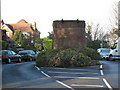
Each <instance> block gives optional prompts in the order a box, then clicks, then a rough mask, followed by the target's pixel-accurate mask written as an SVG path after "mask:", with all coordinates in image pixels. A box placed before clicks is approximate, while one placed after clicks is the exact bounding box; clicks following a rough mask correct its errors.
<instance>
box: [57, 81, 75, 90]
mask: <svg viewBox="0 0 120 90" xmlns="http://www.w3.org/2000/svg"><path fill="white" fill-rule="evenodd" d="M56 82H58V83H59V84H62V85H63V86H65V87H67V88H70V89H72V90H75V89H74V88H72V87H70V86H68V85H66V84H64V83H63V82H60V81H58V80H56Z"/></svg>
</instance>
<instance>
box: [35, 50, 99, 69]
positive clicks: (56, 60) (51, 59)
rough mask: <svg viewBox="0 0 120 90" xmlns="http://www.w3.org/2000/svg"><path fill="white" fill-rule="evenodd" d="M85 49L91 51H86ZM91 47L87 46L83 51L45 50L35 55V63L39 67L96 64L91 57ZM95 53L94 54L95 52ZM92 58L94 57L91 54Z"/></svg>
mask: <svg viewBox="0 0 120 90" xmlns="http://www.w3.org/2000/svg"><path fill="white" fill-rule="evenodd" d="M87 51H89V52H90V51H91V52H90V53H88V52H87ZM93 52H94V54H95V51H94V50H93V49H89V48H87V49H86V51H84V53H81V52H80V51H79V50H74V49H66V50H61V51H60V50H47V51H44V52H41V53H39V54H38V56H37V60H36V64H37V66H40V67H43V66H44V67H80V66H88V65H96V64H97V61H94V60H92V59H91V56H92V53H93ZM95 55H96V54H95ZM92 58H95V57H93V56H92Z"/></svg>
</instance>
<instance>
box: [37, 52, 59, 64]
mask: <svg viewBox="0 0 120 90" xmlns="http://www.w3.org/2000/svg"><path fill="white" fill-rule="evenodd" d="M58 51H59V50H47V51H43V52H40V53H39V54H38V55H37V58H36V64H37V66H49V59H50V58H52V57H53V56H55V55H56V53H57V52H58Z"/></svg>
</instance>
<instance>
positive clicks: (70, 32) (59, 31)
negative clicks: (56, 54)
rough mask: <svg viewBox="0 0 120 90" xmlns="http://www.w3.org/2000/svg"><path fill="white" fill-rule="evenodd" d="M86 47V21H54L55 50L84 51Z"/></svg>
mask: <svg viewBox="0 0 120 90" xmlns="http://www.w3.org/2000/svg"><path fill="white" fill-rule="evenodd" d="M85 46H86V38H85V21H79V20H57V21H53V49H68V48H73V49H74V48H76V49H83V48H84V47H85Z"/></svg>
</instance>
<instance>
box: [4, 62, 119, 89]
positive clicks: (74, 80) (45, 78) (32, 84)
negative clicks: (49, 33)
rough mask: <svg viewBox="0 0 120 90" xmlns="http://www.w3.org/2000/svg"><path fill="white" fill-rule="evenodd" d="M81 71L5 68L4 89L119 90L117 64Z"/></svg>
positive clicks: (25, 65)
mask: <svg viewBox="0 0 120 90" xmlns="http://www.w3.org/2000/svg"><path fill="white" fill-rule="evenodd" d="M101 63H102V65H98V66H91V67H80V68H47V67H46V68H45V67H44V68H43V67H41V68H38V67H36V66H35V62H22V63H12V64H4V65H3V66H2V70H3V72H2V78H3V80H2V84H3V85H2V86H3V88H27V90H28V89H30V88H34V89H35V88H39V89H40V88H45V89H46V88H52V89H53V88H54V89H58V88H63V89H64V90H65V89H66V90H71V89H72V90H77V89H79V88H81V89H85V90H86V89H87V88H88V89H90V88H91V90H93V89H95V90H98V89H102V90H103V89H105V90H109V89H110V90H112V89H114V88H118V70H119V69H118V66H119V65H118V63H119V62H118V61H114V62H113V61H101Z"/></svg>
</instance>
